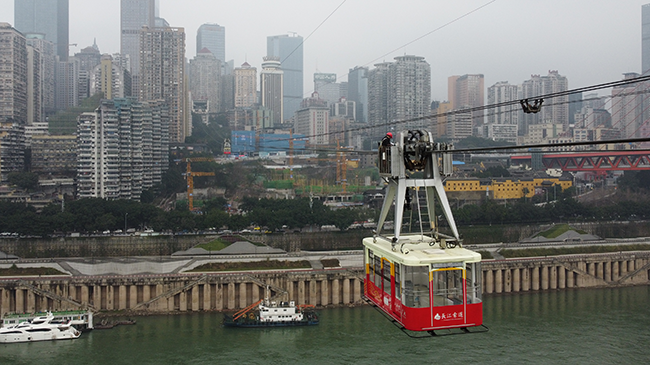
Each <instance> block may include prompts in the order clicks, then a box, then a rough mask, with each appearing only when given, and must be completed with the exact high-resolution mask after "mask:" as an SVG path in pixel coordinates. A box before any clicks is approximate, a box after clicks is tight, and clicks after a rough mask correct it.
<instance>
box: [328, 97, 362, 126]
mask: <svg viewBox="0 0 650 365" xmlns="http://www.w3.org/2000/svg"><path fill="white" fill-rule="evenodd" d="M329 108H330V116H331V117H339V118H341V119H346V120H350V121H355V120H354V118H355V117H356V115H357V103H355V102H354V101H352V100H347V99H346V98H340V99H339V101H338V102H336V103H331V104H330V105H329Z"/></svg>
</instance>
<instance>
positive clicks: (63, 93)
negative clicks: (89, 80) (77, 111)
mask: <svg viewBox="0 0 650 365" xmlns="http://www.w3.org/2000/svg"><path fill="white" fill-rule="evenodd" d="M55 86H56V94H55V103H56V104H55V105H56V110H64V109H67V108H71V107H74V106H77V105H79V60H77V59H75V58H74V57H73V58H70V59H69V60H68V61H59V62H57V65H56V81H55Z"/></svg>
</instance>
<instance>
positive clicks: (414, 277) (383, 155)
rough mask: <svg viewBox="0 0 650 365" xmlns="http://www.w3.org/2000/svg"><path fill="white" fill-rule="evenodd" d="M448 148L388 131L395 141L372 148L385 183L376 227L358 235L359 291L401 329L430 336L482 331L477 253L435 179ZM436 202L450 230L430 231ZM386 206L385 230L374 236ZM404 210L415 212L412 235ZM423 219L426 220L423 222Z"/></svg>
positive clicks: (447, 166)
mask: <svg viewBox="0 0 650 365" xmlns="http://www.w3.org/2000/svg"><path fill="white" fill-rule="evenodd" d="M450 150H451V146H450V145H446V144H442V143H434V142H433V138H432V136H431V133H430V132H427V131H420V130H416V131H403V132H399V133H396V138H395V143H388V142H387V141H385V142H383V143H382V145H380V146H379V160H378V165H379V173H380V175H381V176H382V177H383V178H384V180H385V181H386V182H387V183H388V188H387V192H386V197H385V200H384V204H383V207H382V210H381V215H380V218H379V222H378V224H377V230H376V231H375V234H374V236H373V237H367V238H364V240H363V246H364V255H365V256H364V257H365V268H366V279H365V283H364V295H365V297H366V299H367V300H368V301H370V302H371V303H372V304H374V305H376V306H377V307H378V308H379V309H380V310H381V311H382V312H384V314H385V315H387V316H388V317H390V318H391V319H392V320H393V321H394V322H396V323H398V324H399V325H400V326H401V329H402V330H408V331H427V332H428V333H429V334H431V335H441V334H454V333H466V332H483V331H487V327H485V326H484V325H483V303H482V300H481V255H480V254H479V253H476V252H473V251H471V250H468V249H465V248H463V247H462V244H461V241H460V238H459V234H458V229H457V228H456V223H455V221H454V217H453V216H452V214H451V208H450V206H449V202H448V200H447V195H446V194H445V190H444V187H443V184H442V176H448V175H450V174H451V171H452V158H451V153H448V152H449V151H450ZM414 173H417V175H414ZM421 191H422V192H423V195H424V197H423V200H424V202H425V203H424V204H422V205H423V206H421V204H420V194H421V193H420V192H421ZM412 195H415V198H413V197H412ZM436 200H437V201H438V202H439V205H440V207H441V209H442V213H443V214H444V216H445V217H446V220H447V223H448V225H449V228H450V230H451V232H452V234H453V235H445V234H443V233H441V232H439V230H438V224H437V221H436V212H435V208H436V206H435V202H436ZM393 205H394V215H395V217H394V218H395V219H394V229H393V232H392V234H382V228H383V226H384V223H386V218H387V216H388V213H389V212H390V210H391V208H392V207H393ZM413 205H415V206H413ZM424 207H426V208H424ZM410 208H412V210H411V212H414V211H415V210H416V209H417V214H418V216H417V218H418V219H417V220H416V222H420V223H419V226H420V232H417V233H407V234H402V232H401V231H402V220H403V217H404V210H405V209H407V210H408V209H410ZM423 210H424V211H423ZM427 219H428V221H429V224H428V225H425V224H423V223H422V222H423V221H426V220H427ZM425 229H426V230H427V231H426V232H425ZM443 330H444V331H443ZM405 332H406V331H405ZM407 333H408V332H407Z"/></svg>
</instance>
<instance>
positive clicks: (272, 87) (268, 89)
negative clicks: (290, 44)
mask: <svg viewBox="0 0 650 365" xmlns="http://www.w3.org/2000/svg"><path fill="white" fill-rule="evenodd" d="M283 82H284V72H282V69H281V65H280V59H279V58H277V57H269V56H267V57H264V62H263V63H262V71H261V72H260V91H261V96H262V100H261V104H262V106H263V107H265V108H268V109H270V110H271V115H272V116H273V120H272V123H271V125H274V124H275V123H282V121H284V110H283V103H282V92H283V88H284V86H283Z"/></svg>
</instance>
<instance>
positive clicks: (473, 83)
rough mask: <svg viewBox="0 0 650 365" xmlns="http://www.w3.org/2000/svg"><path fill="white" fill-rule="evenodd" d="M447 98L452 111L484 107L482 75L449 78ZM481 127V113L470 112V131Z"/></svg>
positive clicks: (478, 111) (479, 111)
mask: <svg viewBox="0 0 650 365" xmlns="http://www.w3.org/2000/svg"><path fill="white" fill-rule="evenodd" d="M447 82H448V84H447V86H448V89H447V94H448V95H447V97H448V98H449V102H450V103H451V107H452V109H454V110H458V109H466V108H475V107H482V106H484V105H485V99H484V98H485V91H484V90H485V83H484V77H483V75H482V74H474V75H463V76H450V77H449V78H448V79H447ZM482 125H483V111H481V110H477V111H473V112H472V130H474V129H475V128H476V127H479V126H482Z"/></svg>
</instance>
